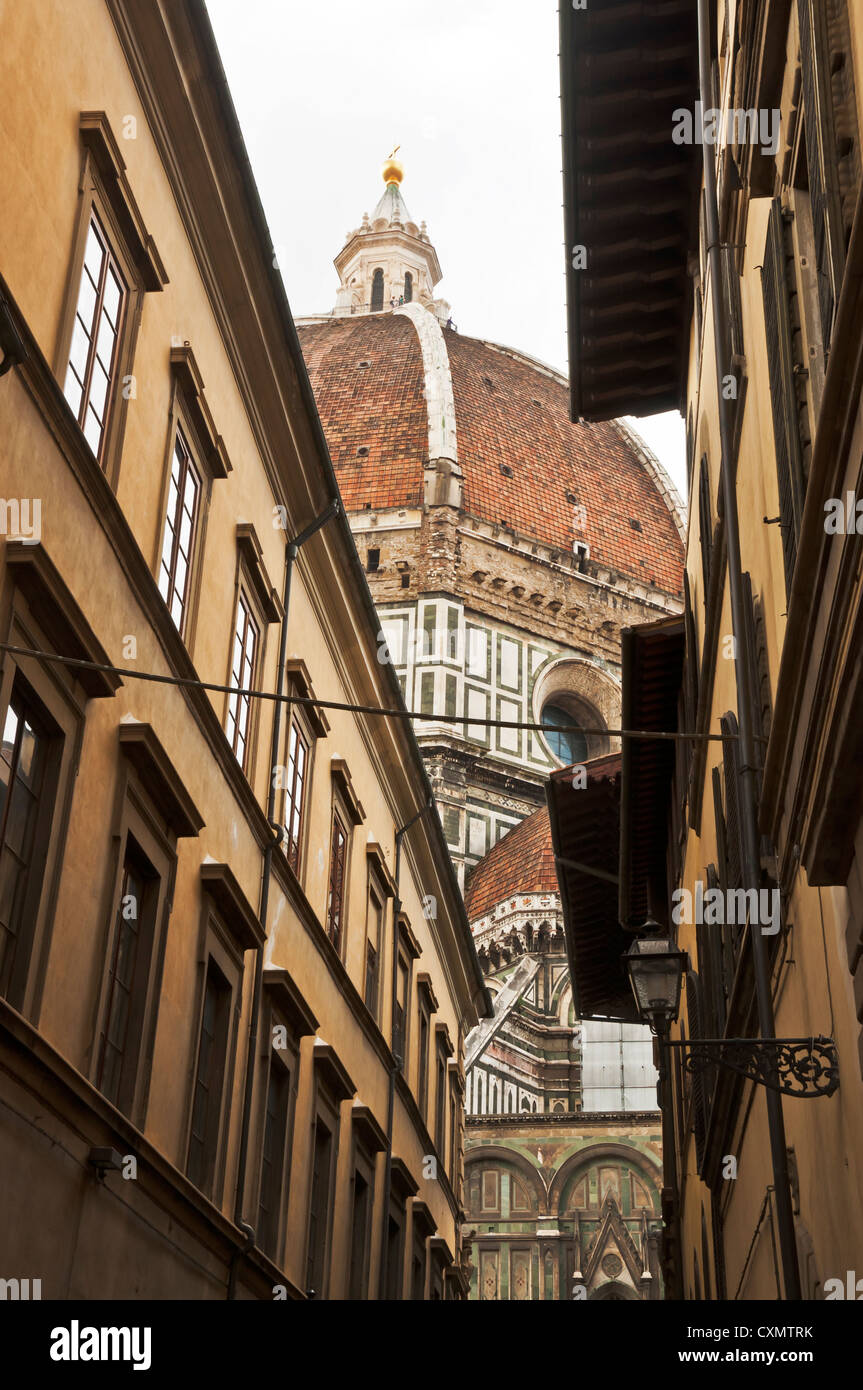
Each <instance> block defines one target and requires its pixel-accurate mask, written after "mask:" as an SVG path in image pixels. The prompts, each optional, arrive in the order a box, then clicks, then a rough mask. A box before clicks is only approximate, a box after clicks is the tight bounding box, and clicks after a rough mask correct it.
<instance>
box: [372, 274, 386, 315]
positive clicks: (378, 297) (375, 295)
mask: <svg viewBox="0 0 863 1390" xmlns="http://www.w3.org/2000/svg"><path fill="white" fill-rule="evenodd" d="M383 307H384V273H383V271H382V270H381V269H380V267H378V269H377V270H376V271H375V273H374V275H373V276H372V312H374V310H375V309H382V308H383Z"/></svg>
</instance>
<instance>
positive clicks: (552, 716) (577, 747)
mask: <svg viewBox="0 0 863 1390" xmlns="http://www.w3.org/2000/svg"><path fill="white" fill-rule="evenodd" d="M542 725H543V727H544V728H545V729H546V730H547V732H546V734H545V741H546V743H547V744H548V746H549V748H550V749H551V751H552V754H553V755H554V757H555V758H558V759H559V760H560V762H562V763H563V764H564V765H565V766H567V767H568V766H569V764H570V763H582V762H584V761H585V759H586V758H587V738H586V736H585V734H584V733H583V732H582V728H581V725H580V724H579V722H578V720H577V719H574V718H573V716H572V715H571V714H570V713H569V711H568V710H565V709H562V708H561V706H560V705H555V704H551V703H549V704H547V705H544V706H543V710H542ZM553 725H558V728H553V727H550V726H553Z"/></svg>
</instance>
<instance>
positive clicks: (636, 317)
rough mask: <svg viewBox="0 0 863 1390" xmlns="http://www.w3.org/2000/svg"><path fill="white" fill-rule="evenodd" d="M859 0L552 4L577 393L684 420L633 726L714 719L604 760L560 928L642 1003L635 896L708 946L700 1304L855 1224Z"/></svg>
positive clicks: (803, 1287)
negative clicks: (672, 562)
mask: <svg viewBox="0 0 863 1390" xmlns="http://www.w3.org/2000/svg"><path fill="white" fill-rule="evenodd" d="M861 19H863V17H861V11H860V7H859V6H858V5H855V4H851V3H846V2H845V0H795V3H792V4H789V3H781V0H770V3H767V4H755V3H748V0H736V2H735V0H719V3H718V4H699V5H698V6H695V5H689V4H681V5H679V6H675V5H671V6H668V7H665V9H664V11H663V15H662V17H661V20H659V19H657V18H655V17H654V16H653V15H652V14H651V15H649V16H648V14H647V12H646V11H645V13H644V15H643V17H642V18H641V20H639V21H638V23H637V24H636V25H635V27H634V28H633V26H632V16H631V7H629V6H627V5H624V4H618V3H615V0H611V3H609V4H606V5H603V6H602V7H593V8H592V9H591V11H590V12H589V13H587V12H585V13H575V12H573V11H571V10H570V9H569V7H564V8H562V10H561V23H562V28H561V38H562V43H561V50H562V60H561V61H562V79H563V92H564V147H565V165H566V208H567V241H568V243H569V244H572V245H584V246H585V247H586V248H587V266H586V269H583V270H582V271H580V272H576V271H574V270H573V271H571V272H570V274H569V305H570V350H571V388H572V411H573V414H574V416H578V417H584V418H587V419H594V420H600V419H603V418H605V416H606V415H607V414H609V413H611V414H614V413H618V412H619V411H621V410H625V409H632V410H633V411H635V412H636V413H639V412H640V411H649V410H659V409H671V408H679V409H680V410H681V412H682V414H683V416H684V418H685V420H686V436H687V448H688V468H689V493H690V498H691V505H690V511H689V526H688V539H687V557H686V579H685V590H686V592H685V604H684V612H683V614H682V615H681V617H680V619H679V620H678V621H669V620H662V621H660V622H656V623H653V624H647V625H642V626H640V627H633V628H632V629H631V630H630V631H629V632H625V633H624V634H623V643H624V646H623V672H622V683H623V711H624V723H625V725H626V726H627V727H629V728H632V729H640V730H655V731H665V732H666V733H667V732H672V733H673V732H675V731H677V732H680V733H686V734H687V735H690V736H691V735H696V736H697V737H695V738H692V737H687V738H685V739H680V740H678V741H677V743H676V745H674V746H673V747H672V745H670V744H669V745H666V746H665V749H664V751H663V749H662V748H661V746H660V745H659V743H658V742H657V744H656V746H655V747H654V748H653V749H652V750H651V748H650V744H649V742H646V743H645V742H640V743H639V742H636V741H635V740H632V741H630V746H629V751H628V753H627V750H626V748H624V758H623V767H622V778H621V780H620V781H619V782H618V783H616V784H615V786H614V788H612V785H611V783H610V782H608V783H607V794H606V793H603V792H602V789H601V785H600V782H601V779H600V778H599V777H597V778H596V779H595V781H594V783H593V789H592V790H591V791H590V792H589V796H590V797H592V798H593V799H594V800H593V803H592V804H594V806H595V810H596V814H597V815H601V816H603V817H605V821H604V823H605V824H606V825H608V826H609V827H611V828H613V830H614V834H615V837H617V826H616V825H613V822H614V817H615V816H617V817H619V841H618V840H617V839H616V843H619V850H620V853H619V859H618V860H617V863H616V864H613V865H612V867H613V868H614V869H616V870H617V871H618V872H619V875H620V893H619V895H617V894H616V893H614V892H612V893H611V895H610V896H607V897H606V901H605V905H604V908H603V912H604V913H605V917H604V930H603V931H601V932H600V931H598V928H597V922H598V920H599V919H595V920H594V922H593V923H592V924H591V923H589V922H587V921H586V920H584V919H583V918H582V917H581V916H580V910H579V907H578V902H577V890H578V887H579V883H580V882H581V883H583V881H584V880H583V879H581V880H579V878H578V874H577V873H575V871H573V877H572V880H571V887H572V895H571V903H570V911H569V929H570V935H571V943H572V949H573V952H574V955H575V957H576V959H581V960H582V961H587V960H588V959H590V960H592V965H591V967H590V968H591V970H592V971H593V974H592V976H591V978H590V981H589V992H590V996H591V1001H592V1006H593V1007H594V1008H596V1009H598V1010H605V1011H606V1012H611V1011H614V1012H616V1014H617V1016H618V1017H626V1016H627V1014H628V1010H632V1009H633V1008H634V1001H633V1000H632V996H631V994H630V993H629V989H628V984H627V982H626V980H625V978H624V975H623V968H622V965H621V963H620V957H621V953H622V951H623V950H624V949H625V948H626V946H627V944H628V943H627V940H626V939H625V935H624V933H623V932H622V931H621V924H623V926H624V927H625V928H628V929H629V931H630V932H631V933H633V934H635V935H639V934H640V933H642V932H643V931H645V930H646V929H647V928H648V927H649V926H650V925H651V919H653V925H658V927H659V929H660V934H661V935H663V936H670V937H671V939H672V940H673V941H674V942H675V943H676V945H677V946H678V947H679V948H680V949H681V950H682V951H684V952H686V953H687V956H688V967H687V969H686V971H685V975H684V981H683V997H682V1003H681V1006H680V1015H679V1018H678V1019H677V1021H676V1022H675V1023H674V1024H673V1025H672V1029H671V1039H670V1046H669V1045H666V1044H664V1043H662V1042H660V1044H659V1047H660V1051H661V1052H662V1054H663V1056H664V1058H665V1064H666V1068H667V1078H666V1082H665V1083H664V1085H663V1095H662V1102H663V1115H664V1135H665V1150H666V1180H665V1181H666V1186H665V1191H664V1193H663V1209H664V1214H665V1219H666V1228H667V1235H666V1273H667V1275H668V1283H669V1287H670V1288H671V1290H672V1292H673V1294H674V1296H677V1297H684V1298H690V1299H701V1298H704V1299H719V1298H729V1299H757V1298H763V1299H776V1298H789V1299H795V1298H799V1297H802V1298H804V1299H816V1298H825V1297H826V1298H835V1297H845V1296H846V1294H845V1292H844V1291H845V1289H846V1288H847V1285H848V1279H849V1271H853V1270H855V1269H857V1268H859V1265H860V1252H861V1249H863V1185H861V1184H863V1178H861V1173H860V1167H859V1164H857V1163H856V1162H855V1160H854V1157H853V1155H855V1154H856V1153H857V1152H859V1150H860V1147H861V1144H863V1076H861V1069H863V1045H861V1023H862V1022H863V964H861V961H863V945H861V941H863V935H861V931H863V915H861V913H863V908H861V902H863V898H861V877H860V864H861V833H863V831H861V827H863V820H861V815H863V804H861V796H860V788H861V779H860V768H861V766H863V744H861V732H860V719H859V707H860V699H861V687H860V682H861V665H860V651H861V645H860V614H861V598H863V591H861V580H860V575H861V566H860V544H861V542H860V535H859V524H858V523H857V522H856V520H855V518H856V516H857V508H858V506H859V502H858V498H859V497H860V496H861V489H863V476H861V469H863V394H861V388H863V346H861V331H860V325H861V322H863V313H861V308H863V305H861V284H863V278H861V269H863V179H861V150H860V132H861V129H863V124H861V122H863V22H861ZM698 22H700V26H701V28H700V30H699V28H698ZM639 24H640V25H642V27H641V28H639ZM699 33H700V34H701V48H700V52H699ZM646 53H649V54H650V55H651V60H650V63H649V65H648V66H647V67H646V66H645V54H646ZM646 72H649V74H650V76H649V77H648V86H647V88H646V89H645V87H644V79H645V73H646ZM697 103H700V104H699V105H697ZM610 107H611V108H613V110H614V118H613V122H612V126H613V129H612V131H611V133H610V134H609V109H610ZM703 113H706V114H707V116H708V117H709V120H710V121H711V122H712V134H710V136H709V138H708V133H707V127H706V126H702V125H699V122H700V121H701V120H702V115H703ZM687 116H690V117H691V122H694V124H690V127H689V129H690V130H694V131H695V132H696V135H695V137H693V139H691V140H687V139H686V138H685V134H684V132H685V130H686V117H687ZM593 130H600V131H601V132H602V136H603V140H602V142H601V145H602V151H603V153H602V169H601V170H600V169H599V168H597V166H596V158H597V156H596V154H595V151H594V148H593V145H592V143H591V140H590V138H589V136H590V132H591V131H593ZM576 132H577V133H576ZM606 136H608V138H607V139H606V138H605V137H606ZM705 152H706V160H707V171H708V172H707V173H705V166H704V162H703V161H704V159H705ZM714 185H715V186H714ZM648 190H649V192H648ZM714 198H715V203H714ZM714 206H715V209H716V226H715V227H714V223H713V208H714ZM612 224H613V227H614V231H613V234H609V228H610V227H611V225H612ZM717 235H718V239H717ZM647 342H649V343H650V344H651V349H650V351H649V352H648V351H646V350H642V349H643V345H644V344H645V343H647ZM747 729H751V730H753V731H754V736H753V737H752V749H753V753H752V755H751V756H750V757H748V758H747V757H746V756H745V744H744V742H743V739H744V736H745V737H749V735H748V734H747V733H746V731H747ZM708 735H709V736H711V739H710V740H708V738H707V737H706V736H708ZM717 736H718V737H717ZM675 749H676V751H674V750H675ZM603 797H604V800H603ZM603 808H604V809H603ZM568 816H569V812H568V811H567V810H566V808H565V807H563V808H562V809H561V811H560V814H559V815H558V817H557V834H558V837H559V843H560V844H561V845H562V846H563V853H564V854H566V853H569V854H571V855H572V856H573V857H578V856H577V854H576V848H577V845H578V839H577V835H578V833H582V834H583V833H585V827H584V825H583V823H582V822H583V816H582V817H581V819H580V820H577V819H576V818H574V817H573V818H572V819H571V820H570V821H567V817H568ZM747 825H749V826H752V827H753V829H752V835H751V839H750V840H747V833H748V832H747ZM753 845H754V847H755V853H754V854H753V853H752V850H751V846H753ZM567 847H568V848H567ZM596 862H599V860H597V861H596ZM747 864H750V865H752V866H753V870H754V871H753V872H752V874H751V876H749V877H747V875H749V874H750V870H749V869H748V868H747ZM607 866H608V865H607V862H606V867H607ZM708 893H709V894H711V895H712V896H711V899H710V901H711V903H712V904H718V906H714V907H713V908H712V909H710V910H704V909H703V907H702V904H703V903H704V902H705V895H706V894H708ZM744 894H745V895H744ZM741 901H742V902H744V903H745V907H744V910H743V912H742V913H741V914H740V915H734V914H733V912H732V905H736V904H737V903H740V902H741ZM764 903H766V904H768V907H767V910H766V911H764V910H763V909H762V904H764ZM631 940H632V936H630V937H629V941H630V942H631ZM627 995H629V999H628V1002H627ZM629 1016H634V1015H632V1014H631V1013H630V1014H629ZM770 1030H773V1031H774V1032H775V1037H777V1038H779V1039H789V1040H798V1054H799V1056H801V1057H802V1058H803V1059H804V1061H803V1064H802V1065H801V1066H796V1065H795V1063H794V1061H793V1059H792V1060H790V1061H789V1058H788V1057H787V1056H780V1057H779V1058H778V1061H777V1055H776V1049H775V1048H774V1046H773V1044H772V1043H771V1041H770ZM807 1039H822V1040H823V1041H822V1042H819V1043H816V1044H815V1051H814V1053H813V1051H812V1048H811V1045H809V1044H807V1043H806V1041H805V1040H807ZM704 1040H711V1041H710V1042H708V1043H707V1044H706V1046H707V1047H708V1048H712V1052H710V1053H709V1056H710V1057H711V1058H712V1059H714V1061H713V1063H712V1064H711V1065H708V1066H707V1067H704V1066H701V1067H696V1068H695V1069H694V1070H693V1069H691V1068H690V1066H689V1060H690V1059H691V1058H692V1056H693V1053H694V1051H695V1050H696V1049H697V1046H698V1044H699V1043H700V1042H703V1041H704ZM732 1040H737V1041H736V1042H734V1043H733V1044H732ZM801 1040H802V1041H801ZM766 1058H772V1059H773V1060H772V1061H769V1062H765V1059H766ZM729 1059H731V1063H732V1064H731V1065H729V1064H728V1063H729ZM806 1059H809V1060H808V1061H807V1060H806ZM813 1059H814V1060H813ZM735 1060H736V1064H737V1069H736V1070H735V1069H734V1066H733V1064H734V1061H735ZM720 1061H721V1064H720ZM765 1079H766V1080H767V1081H768V1083H769V1084H772V1085H773V1086H774V1087H775V1086H776V1085H777V1084H779V1085H781V1087H782V1090H781V1091H780V1093H779V1096H780V1098H779V1101H778V1103H776V1102H771V1101H770V1095H771V1092H770V1091H768V1087H767V1086H766V1085H765V1084H763V1082H764V1081H765ZM819 1088H820V1092H821V1093H820V1094H817V1093H816V1094H813V1092H817V1091H818V1090H819ZM795 1091H796V1094H795ZM803 1092H805V1093H806V1094H805V1095H804V1094H802V1093H803ZM670 1146H673V1154H672V1153H671V1152H670ZM672 1157H673V1159H674V1165H673V1167H672V1164H671V1163H670V1161H669V1160H670V1159H671V1158H672ZM674 1168H676V1183H675V1182H674V1181H673V1176H674V1173H673V1169H674Z"/></svg>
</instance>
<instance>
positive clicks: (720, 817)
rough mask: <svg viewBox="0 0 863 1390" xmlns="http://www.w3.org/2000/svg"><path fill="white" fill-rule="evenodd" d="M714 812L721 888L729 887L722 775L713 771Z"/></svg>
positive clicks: (717, 769) (716, 770)
mask: <svg viewBox="0 0 863 1390" xmlns="http://www.w3.org/2000/svg"><path fill="white" fill-rule="evenodd" d="M713 812H714V816H715V819H716V849H717V853H718V855H719V870H718V873H719V887H720V888H722V889H723V890H724V889H726V888H727V887H728V835H727V833H726V829H725V808H724V806H723V803H722V773H721V772H720V770H719V768H718V767H715V768H714V769H713Z"/></svg>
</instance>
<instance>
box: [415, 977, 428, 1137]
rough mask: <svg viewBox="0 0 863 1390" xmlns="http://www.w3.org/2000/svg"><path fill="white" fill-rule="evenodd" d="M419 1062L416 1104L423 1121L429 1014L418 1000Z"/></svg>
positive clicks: (425, 1105) (426, 1092)
mask: <svg viewBox="0 0 863 1390" xmlns="http://www.w3.org/2000/svg"><path fill="white" fill-rule="evenodd" d="M417 1038H418V1045H419V1061H418V1063H417V1104H418V1106H419V1110H420V1114H421V1115H422V1117H423V1119H425V1115H426V1108H427V1105H428V1068H429V1014H428V1008H427V1006H426V1004H425V1003H424V1001H423V1000H420V1005H419V1017H418V1031H417Z"/></svg>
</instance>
